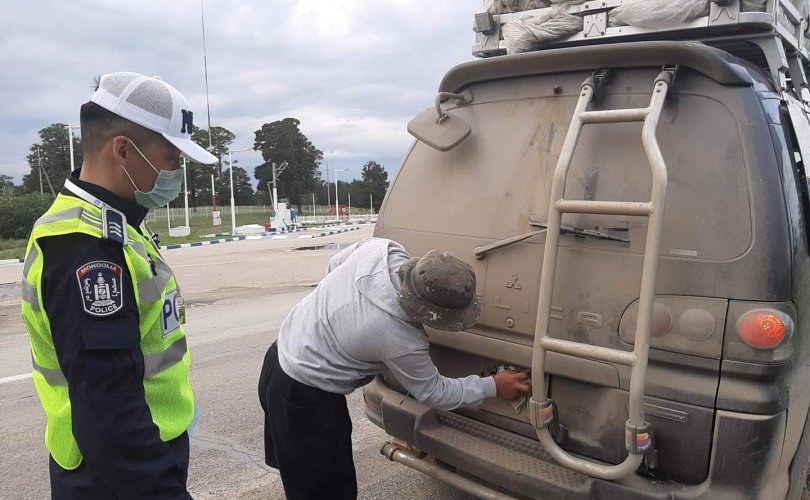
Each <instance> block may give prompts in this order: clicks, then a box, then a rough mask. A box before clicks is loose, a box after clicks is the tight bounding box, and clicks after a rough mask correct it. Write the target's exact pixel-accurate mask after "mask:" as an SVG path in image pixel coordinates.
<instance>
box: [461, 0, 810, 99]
mask: <svg viewBox="0 0 810 500" xmlns="http://www.w3.org/2000/svg"><path fill="white" fill-rule="evenodd" d="M809 14H810V0H485V1H484V12H482V13H480V14H476V16H475V24H474V27H473V30H474V31H475V32H476V43H475V45H474V46H473V55H475V56H478V57H492V56H499V55H505V54H518V53H521V52H531V51H537V50H544V49H551V48H559V47H570V46H582V45H595V44H604V43H618V42H625V41H643V40H690V41H700V42H703V43H706V44H707V45H712V46H715V47H718V48H721V49H723V50H725V51H727V52H729V53H731V54H733V55H735V56H738V57H740V58H742V59H746V60H748V61H750V62H752V63H754V64H756V65H757V66H759V67H761V68H763V69H765V70H766V71H769V72H770V73H771V75H772V77H773V80H774V82H775V83H776V84H777V85H778V86H779V87H780V88H781V89H782V90H788V89H790V90H794V91H795V93H796V94H797V95H802V100H803V101H805V102H808V101H810V94H808V93H807V80H806V76H805V75H806V71H807V69H808V66H810V64H809V63H808V61H810V38H808V36H807V30H808V28H810V24H808V15H809Z"/></svg>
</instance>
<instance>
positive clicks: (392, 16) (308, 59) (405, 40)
mask: <svg viewBox="0 0 810 500" xmlns="http://www.w3.org/2000/svg"><path fill="white" fill-rule="evenodd" d="M3 7H4V9H3V10H4V14H3V16H0V68H2V71H0V174H5V175H10V176H12V177H14V179H15V181H16V182H17V183H19V182H20V180H21V179H22V176H23V175H24V174H26V173H28V172H29V170H30V167H29V166H28V164H27V161H26V155H27V154H28V151H29V148H30V147H31V145H32V144H34V143H35V142H38V135H37V132H38V131H39V130H40V129H42V128H44V127H46V126H48V125H50V124H52V123H69V124H73V125H78V121H79V106H80V105H81V104H82V103H84V102H86V101H88V100H89V98H90V95H91V94H92V85H93V80H94V77H95V76H97V75H100V74H104V73H108V72H113V71H134V72H137V73H142V74H146V75H153V76H159V77H161V78H162V79H163V80H165V81H167V82H169V83H171V84H172V85H173V86H175V87H176V88H177V89H178V90H180V91H181V92H182V93H183V94H184V95H185V96H186V98H187V99H188V100H189V103H190V105H191V108H192V110H193V111H194V122H195V125H197V126H200V127H203V128H206V127H207V116H206V94H205V73H204V66H203V37H202V24H201V16H200V14H201V1H200V0H172V1H166V0H138V1H129V2H127V1H121V0H72V1H70V2H65V1H58V0H25V1H22V0H5V1H4V2H3ZM481 10H482V2H481V1H479V0H440V1H437V0H364V1H360V0H293V1H286V2H282V1H279V0H261V1H259V0H202V11H203V12H204V16H205V38H206V47H207V60H208V87H209V100H210V110H211V124H212V125H214V126H224V127H226V128H227V129H229V130H231V131H232V132H233V133H235V134H236V140H235V141H234V143H233V145H232V147H233V149H244V148H249V147H252V146H253V141H254V131H255V130H257V129H259V128H260V127H261V125H262V124H264V123H269V122H272V121H275V120H279V119H283V118H286V117H293V118H297V119H298V120H300V121H301V130H302V131H303V133H304V134H306V136H307V137H308V138H309V139H310V140H311V141H312V143H313V144H314V145H315V146H316V147H317V148H319V149H320V150H322V151H323V152H324V160H323V164H324V165H323V166H322V170H325V165H326V164H328V165H329V168H330V172H331V175H330V180H332V181H334V170H335V169H349V171H348V172H343V173H341V174H340V178H341V180H348V179H351V178H359V177H360V173H361V170H362V166H363V165H364V164H365V163H366V162H368V161H371V160H373V161H377V162H378V163H381V164H382V165H384V166H385V167H386V169H387V170H388V171H389V172H390V173H391V174H394V173H395V172H396V171H397V170H398V169H399V166H400V163H401V161H402V159H403V157H404V155H405V153H406V152H407V150H408V148H409V147H410V145H411V142H412V138H411V137H410V136H409V135H408V133H407V130H406V125H407V122H408V120H410V119H411V118H412V117H413V116H415V115H416V114H417V113H418V112H420V111H421V110H423V109H425V108H427V107H430V106H431V105H432V103H433V99H434V97H435V93H436V91H437V88H438V85H439V82H440V81H441V78H442V76H443V75H444V74H445V73H446V72H447V71H448V70H449V69H450V68H452V67H453V66H455V65H457V64H459V63H462V62H466V61H469V60H472V59H473V57H472V56H471V54H470V48H471V46H472V44H473V41H474V37H473V32H472V24H473V15H474V14H475V12H479V11H481ZM236 155H238V157H237V156H236ZM237 159H238V160H239V164H240V165H241V166H242V167H244V168H247V170H248V173H249V174H250V175H251V177H252V175H253V169H254V168H255V166H256V165H258V164H260V163H261V162H262V159H261V155H260V154H259V153H254V152H247V153H235V154H234V160H237Z"/></svg>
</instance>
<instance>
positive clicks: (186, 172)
mask: <svg viewBox="0 0 810 500" xmlns="http://www.w3.org/2000/svg"><path fill="white" fill-rule="evenodd" d="M183 186H184V189H183V191H184V196H185V199H186V227H187V228H189V229H191V224H190V223H189V217H188V170H187V169H186V157H185V156H184V157H183Z"/></svg>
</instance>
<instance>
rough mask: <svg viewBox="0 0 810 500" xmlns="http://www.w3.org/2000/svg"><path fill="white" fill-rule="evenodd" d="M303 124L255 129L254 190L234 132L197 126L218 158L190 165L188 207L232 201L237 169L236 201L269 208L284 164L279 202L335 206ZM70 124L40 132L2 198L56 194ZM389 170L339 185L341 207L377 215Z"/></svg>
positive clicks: (368, 169) (376, 167)
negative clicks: (276, 169)
mask: <svg viewBox="0 0 810 500" xmlns="http://www.w3.org/2000/svg"><path fill="white" fill-rule="evenodd" d="M300 125H301V122H300V121H299V120H297V119H295V118H285V119H283V120H278V121H274V122H272V123H265V124H264V125H262V126H261V128H260V129H258V130H256V131H255V138H254V143H253V148H254V149H255V150H256V151H259V152H261V154H262V163H261V164H259V165H257V166H256V167H255V168H254V171H253V177H254V178H255V179H256V181H257V182H256V188H255V189H254V187H253V183H252V182H251V179H250V176H249V174H248V171H247V169H246V168H243V167H241V166H240V165H239V160H238V158H237V156H238V154H235V155H233V165H230V164H229V159H228V148H229V147H230V146H231V145H232V144H233V143H234V141H235V140H236V136H235V134H234V133H233V132H231V131H230V130H228V129H226V128H225V127H219V126H214V127H211V130H210V134H209V130H206V129H201V128H198V127H195V129H194V132H193V133H192V140H194V141H195V142H196V143H197V144H199V145H200V146H202V147H204V148H206V149H208V150H209V151H210V152H211V153H212V154H213V155H214V156H216V157H217V163H216V164H214V165H213V166H211V165H202V164H199V163H196V162H193V161H189V162H188V163H187V176H188V195H189V205H191V206H192V207H198V206H210V205H211V203H212V201H213V200H212V196H211V187H212V176H213V185H214V189H215V191H216V203H217V205H218V206H222V205H227V204H229V203H230V169H231V168H233V182H234V199H235V202H236V204H237V205H241V206H245V205H262V204H266V205H269V204H271V194H270V193H271V188H270V184H271V183H272V180H273V168H272V165H273V163H275V164H276V165H282V164H284V163H286V167H285V168H284V170H283V171H282V172H281V173H280V174H278V179H277V183H278V184H277V190H278V194H279V198H280V199H282V200H287V203H288V204H289V205H290V206H293V207H297V208H298V209H299V212H300V209H301V207H302V206H303V205H311V204H312V199H313V195H314V197H315V204H316V205H326V204H327V203H331V204H332V205H334V203H335V200H334V195H335V192H334V183H331V184H330V182H329V181H330V179H323V178H322V176H321V171H320V167H321V163H322V161H323V152H322V151H321V150H320V149H318V148H317V147H316V146H315V145H314V144H313V143H312V142H311V141H310V140H309V138H307V136H306V135H304V133H303V132H301V129H300ZM66 127H67V126H66V125H65V124H62V123H54V124H52V125H49V126H48V127H45V128H43V129H42V130H40V131H39V141H38V142H37V143H35V144H33V145H31V147H30V148H29V154H28V156H27V158H26V159H27V161H28V166H29V168H30V171H29V173H28V174H26V175H25V176H24V177H23V179H22V184H21V185H19V186H17V185H15V184H14V182H13V179H12V178H11V177H9V176H7V175H0V197H4V198H9V197H14V198H16V199H17V200H16V201H17V202H20V201H22V200H21V199H20V198H18V197H19V196H24V195H34V194H40V193H42V194H44V195H46V196H47V195H52V194H53V193H57V192H58V191H59V190H60V189H61V187H62V185H63V184H64V182H65V179H66V178H67V176H68V175H69V174H70V165H71V163H70V145H69V142H68V134H67V131H66V130H67V129H66ZM73 141H74V144H73V154H74V164H75V165H76V166H77V167H78V166H80V165H81V164H82V148H81V138H79V137H74V139H73ZM388 185H389V180H388V172H387V171H386V169H385V167H384V166H382V165H380V164H379V163H377V162H375V161H369V162H367V163H366V164H365V165H363V166H362V170H361V177H360V179H355V180H353V181H351V182H344V181H339V182H338V191H339V193H340V204H341V205H345V204H346V203H347V200H348V196H347V195H351V202H352V206H356V207H361V208H365V207H370V206H371V203H372V202H373V208H374V210H375V212H377V211H379V208H380V204H381V203H382V201H383V197H384V196H385V192H386V190H387V189H388Z"/></svg>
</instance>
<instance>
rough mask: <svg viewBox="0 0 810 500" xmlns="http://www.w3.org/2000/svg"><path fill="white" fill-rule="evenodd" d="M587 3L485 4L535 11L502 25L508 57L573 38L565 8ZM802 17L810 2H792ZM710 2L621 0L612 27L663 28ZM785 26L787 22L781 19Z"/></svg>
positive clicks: (757, 6)
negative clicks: (511, 54)
mask: <svg viewBox="0 0 810 500" xmlns="http://www.w3.org/2000/svg"><path fill="white" fill-rule="evenodd" d="M587 1H588V0H486V1H485V2H484V4H485V7H486V9H487V10H488V11H489V12H491V13H493V14H505V13H516V12H523V11H527V10H537V9H541V10H537V11H536V12H534V13H532V14H531V15H528V14H527V15H525V16H515V17H514V18H513V19H511V20H509V21H508V22H506V23H505V24H504V25H503V28H502V32H503V38H504V41H505V42H506V48H507V51H508V52H509V53H517V52H526V51H529V50H533V49H536V48H538V46H542V44H544V43H548V42H553V41H555V40H559V39H562V38H565V37H567V36H571V35H574V34H576V33H578V32H580V31H582V28H583V20H582V17H581V16H577V15H573V14H569V13H568V8H570V7H572V6H575V5H579V4H582V3H586V2H587ZM792 2H793V4H794V5H795V6H796V7H797V8H798V9H799V11H800V13H801V14H802V15H803V16H805V18H806V16H807V15H808V13H810V0H792ZM766 3H767V0H742V8H743V10H744V11H764V10H765V7H766ZM710 4H711V0H624V2H623V3H622V4H621V5H620V6H618V7H616V8H614V9H613V10H611V12H610V25H611V26H633V27H637V28H648V29H657V28H666V27H669V26H675V25H678V24H683V23H687V22H689V21H693V20H695V19H697V18H700V17H703V16H706V15H708V13H709V8H710ZM780 22H781V23H783V24H787V19H780Z"/></svg>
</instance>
